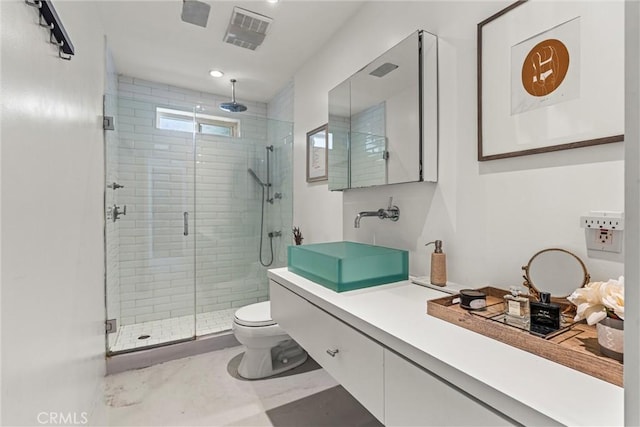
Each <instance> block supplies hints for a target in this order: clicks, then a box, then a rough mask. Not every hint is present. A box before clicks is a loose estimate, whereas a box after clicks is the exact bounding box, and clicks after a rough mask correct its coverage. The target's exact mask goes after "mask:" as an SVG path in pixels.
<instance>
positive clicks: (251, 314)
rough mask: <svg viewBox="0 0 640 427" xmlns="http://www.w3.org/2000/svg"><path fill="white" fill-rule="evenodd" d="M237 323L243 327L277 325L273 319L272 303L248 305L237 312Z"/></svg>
mask: <svg viewBox="0 0 640 427" xmlns="http://www.w3.org/2000/svg"><path fill="white" fill-rule="evenodd" d="M235 322H236V323H238V324H239V325H243V326H271V325H275V324H276V322H274V321H273V320H272V319H271V303H270V302H269V301H264V302H259V303H256V304H251V305H247V306H245V307H242V308H241V309H239V310H237V311H236V315H235Z"/></svg>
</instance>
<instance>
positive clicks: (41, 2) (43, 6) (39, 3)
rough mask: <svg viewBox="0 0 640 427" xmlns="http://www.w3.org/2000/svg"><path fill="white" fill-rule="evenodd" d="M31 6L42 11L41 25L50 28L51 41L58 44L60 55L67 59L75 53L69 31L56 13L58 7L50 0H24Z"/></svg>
mask: <svg viewBox="0 0 640 427" xmlns="http://www.w3.org/2000/svg"><path fill="white" fill-rule="evenodd" d="M24 1H25V3H27V4H28V5H29V6H33V7H35V8H37V9H38V10H39V12H40V25H41V26H43V27H46V28H49V31H50V34H49V41H50V42H51V43H52V44H55V45H57V46H58V56H60V58H62V59H66V60H67V61H69V60H71V56H72V55H74V54H75V49H74V48H73V43H71V39H69V35H68V34H67V31H66V30H65V29H64V25H62V21H60V17H58V14H57V13H56V9H55V8H54V7H53V4H52V3H51V1H50V0H31V1H30V0H24Z"/></svg>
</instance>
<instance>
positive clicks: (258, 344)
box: [232, 301, 307, 380]
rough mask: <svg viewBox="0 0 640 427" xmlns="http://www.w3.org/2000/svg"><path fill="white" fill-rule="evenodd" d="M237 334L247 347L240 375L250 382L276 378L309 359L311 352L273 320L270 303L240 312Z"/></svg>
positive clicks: (235, 319) (237, 317) (266, 302)
mask: <svg viewBox="0 0 640 427" xmlns="http://www.w3.org/2000/svg"><path fill="white" fill-rule="evenodd" d="M232 330H233V334H234V335H235V336H236V339H237V340H238V341H240V343H241V344H244V346H245V347H246V348H247V351H245V353H244V355H243V356H242V360H241V361H240V366H238V374H239V375H240V376H241V377H243V378H247V379H251V380H253V379H259V378H266V377H270V376H271V375H276V374H279V373H281V372H284V371H286V370H289V369H293V368H295V367H296V366H299V365H301V364H302V363H304V361H305V360H307V352H306V351H304V350H303V349H302V347H300V346H299V345H298V343H296V342H295V341H294V340H292V339H291V337H290V336H289V335H287V333H286V332H285V331H283V330H282V328H280V326H279V325H278V324H277V323H276V322H274V321H273V320H272V319H271V303H270V302H269V301H265V302H259V303H256V304H251V305H247V306H245V307H242V308H241V309H239V310H238V311H236V314H235V318H234V319H233V325H232Z"/></svg>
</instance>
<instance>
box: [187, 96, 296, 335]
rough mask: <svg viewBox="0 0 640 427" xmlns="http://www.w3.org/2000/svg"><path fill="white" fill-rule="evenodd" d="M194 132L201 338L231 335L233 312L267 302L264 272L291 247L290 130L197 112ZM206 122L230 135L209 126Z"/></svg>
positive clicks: (245, 117) (246, 117) (212, 110)
mask: <svg viewBox="0 0 640 427" xmlns="http://www.w3.org/2000/svg"><path fill="white" fill-rule="evenodd" d="M197 111H198V115H199V116H200V117H201V118H202V124H201V125H199V126H198V132H197V133H196V216H195V222H196V226H197V227H196V312H197V319H196V333H197V335H198V336H200V335H206V334H213V333H220V332H225V331H229V330H230V329H231V325H232V323H233V315H234V312H235V311H236V310H237V309H238V308H239V307H242V306H245V305H248V304H252V303H255V302H260V301H266V300H268V299H269V282H268V279H267V269H269V268H275V267H281V266H284V265H286V251H287V249H286V248H287V246H288V245H289V244H290V243H291V242H292V232H291V219H292V212H293V203H292V200H293V199H292V184H291V182H292V180H291V171H292V169H291V157H292V152H293V126H292V124H291V123H289V122H279V121H275V120H268V119H266V118H265V117H257V116H253V115H251V112H252V111H251V110H250V111H249V112H247V113H241V114H239V113H235V114H234V113H225V112H222V111H221V110H220V109H218V108H216V107H213V106H204V105H201V106H200V107H199V109H198V110H197ZM207 120H217V121H220V122H223V123H226V126H227V127H231V128H232V130H231V131H228V132H227V131H225V130H224V129H220V128H217V129H215V128H212V127H205V126H206V125H205V123H206V121H207Z"/></svg>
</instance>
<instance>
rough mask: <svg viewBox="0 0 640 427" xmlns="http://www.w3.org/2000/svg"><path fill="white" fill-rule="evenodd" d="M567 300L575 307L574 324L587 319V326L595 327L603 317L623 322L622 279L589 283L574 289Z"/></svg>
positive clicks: (621, 277)
mask: <svg viewBox="0 0 640 427" xmlns="http://www.w3.org/2000/svg"><path fill="white" fill-rule="evenodd" d="M568 300H569V301H571V303H572V304H573V305H575V306H576V307H577V312H576V317H575V318H574V321H576V322H577V321H579V320H582V319H587V323H588V324H589V325H595V324H596V323H598V322H600V321H601V320H603V319H604V318H605V317H612V318H614V319H621V320H624V277H623V276H620V277H619V278H618V280H615V279H609V281H607V282H591V283H589V284H587V285H586V286H585V287H583V288H580V289H576V290H575V291H574V292H573V293H572V294H571V295H570V296H569V297H568Z"/></svg>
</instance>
